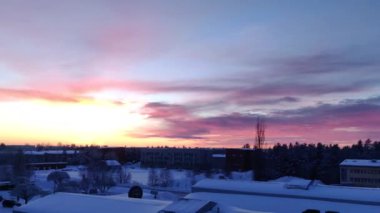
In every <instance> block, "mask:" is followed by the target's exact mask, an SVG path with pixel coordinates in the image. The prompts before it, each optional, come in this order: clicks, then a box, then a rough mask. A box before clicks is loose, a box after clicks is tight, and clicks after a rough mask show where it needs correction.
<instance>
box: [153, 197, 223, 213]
mask: <svg viewBox="0 0 380 213" xmlns="http://www.w3.org/2000/svg"><path fill="white" fill-rule="evenodd" d="M209 203H210V201H205V200H194V199H180V200H178V201H176V202H173V203H172V204H170V205H168V206H167V207H165V208H164V209H162V210H161V211H160V212H159V213H166V212H181V213H193V212H198V211H199V210H200V209H202V208H203V207H204V206H206V205H208V204H209ZM211 204H213V206H212V207H214V206H215V205H216V203H211Z"/></svg>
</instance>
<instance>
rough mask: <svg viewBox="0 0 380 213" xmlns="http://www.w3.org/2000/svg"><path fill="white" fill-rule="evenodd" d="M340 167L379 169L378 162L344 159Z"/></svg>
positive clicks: (379, 161) (379, 164) (379, 163)
mask: <svg viewBox="0 0 380 213" xmlns="http://www.w3.org/2000/svg"><path fill="white" fill-rule="evenodd" d="M340 165H341V166H364V167H378V168H380V160H375V159H374V160H362V159H346V160H344V161H343V162H342V163H340Z"/></svg>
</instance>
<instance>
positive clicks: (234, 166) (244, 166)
mask: <svg viewBox="0 0 380 213" xmlns="http://www.w3.org/2000/svg"><path fill="white" fill-rule="evenodd" d="M252 162H253V149H226V170H227V171H248V170H252Z"/></svg>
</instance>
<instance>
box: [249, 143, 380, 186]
mask: <svg viewBox="0 0 380 213" xmlns="http://www.w3.org/2000/svg"><path fill="white" fill-rule="evenodd" d="M260 155H262V156H263V160H261V163H264V165H265V166H256V168H259V169H260V170H261V171H256V172H257V173H258V174H260V176H259V177H258V178H256V179H260V180H269V179H276V178H279V177H282V176H296V177H301V178H306V179H317V180H321V181H322V182H324V183H326V184H338V183H339V175H340V174H339V164H340V163H341V162H342V161H343V160H345V159H380V141H374V142H372V141H371V140H370V139H367V140H366V141H364V142H363V141H361V140H359V141H358V142H357V143H356V144H353V145H351V146H345V147H339V146H338V145H336V144H335V145H325V144H321V143H318V144H300V143H294V144H289V145H287V144H276V145H275V146H273V147H272V148H270V149H267V150H263V151H261V153H260Z"/></svg>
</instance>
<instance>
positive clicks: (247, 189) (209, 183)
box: [192, 179, 380, 207]
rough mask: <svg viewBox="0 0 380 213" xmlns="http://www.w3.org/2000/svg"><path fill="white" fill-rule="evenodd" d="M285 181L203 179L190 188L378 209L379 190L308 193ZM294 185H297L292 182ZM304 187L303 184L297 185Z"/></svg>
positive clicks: (325, 188) (313, 189) (314, 188)
mask: <svg viewBox="0 0 380 213" xmlns="http://www.w3.org/2000/svg"><path fill="white" fill-rule="evenodd" d="M288 184H289V183H286V182H260V181H235V180H212V179H204V180H201V181H199V182H197V183H196V184H195V185H193V189H192V191H193V192H215V193H230V194H249V195H264V196H272V197H274V196H277V197H292V198H297V199H313V200H332V201H334V202H355V203H359V202H361V203H373V204H375V205H378V206H379V207H380V200H379V198H380V189H378V188H363V187H344V186H330V185H320V184H313V185H311V186H310V187H309V188H308V189H307V190H305V189H299V188H289V187H288ZM292 184H293V185H295V184H297V183H296V182H292ZM300 184H301V186H303V185H304V183H303V182H301V183H300Z"/></svg>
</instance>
